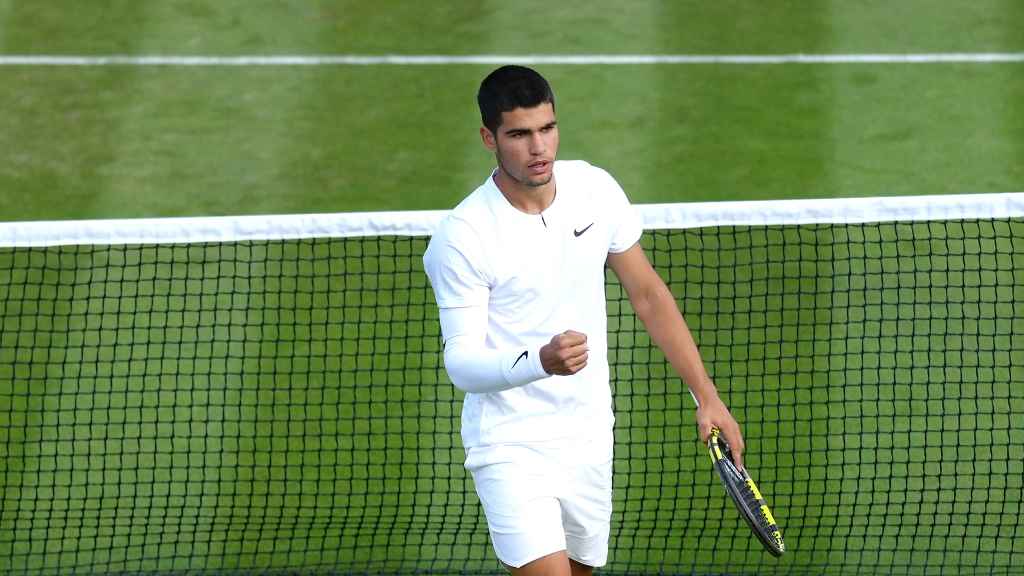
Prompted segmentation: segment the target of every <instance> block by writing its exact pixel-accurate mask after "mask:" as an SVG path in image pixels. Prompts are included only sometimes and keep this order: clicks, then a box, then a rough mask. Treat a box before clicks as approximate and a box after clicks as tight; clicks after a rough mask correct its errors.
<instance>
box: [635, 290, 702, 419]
mask: <svg viewBox="0 0 1024 576" xmlns="http://www.w3.org/2000/svg"><path fill="white" fill-rule="evenodd" d="M634 308H635V310H636V313H637V316H638V317H639V318H640V321H641V322H643V324H644V326H645V327H646V328H647V331H648V333H649V334H650V335H651V339H652V340H653V341H654V343H655V344H657V346H658V347H659V348H660V349H661V350H662V352H664V353H665V357H666V358H667V359H668V361H669V363H670V364H671V365H672V368H673V369H675V371H676V373H677V374H679V376H680V377H681V378H682V379H683V382H685V383H686V385H687V386H688V387H689V388H690V390H691V391H692V392H693V395H694V396H695V397H696V399H697V402H698V403H699V404H701V405H702V406H703V405H705V404H707V403H709V402H712V401H714V400H716V399H718V391H717V390H716V389H715V385H714V383H713V382H712V381H711V378H710V377H708V374H707V371H706V370H705V368H704V362H703V360H702V359H701V357H700V351H699V350H698V348H697V344H696V342H695V341H694V339H693V335H692V334H691V333H690V329H689V327H687V325H686V321H685V320H684V319H683V315H682V314H681V313H680V312H679V308H678V306H677V305H676V301H675V298H673V296H672V293H671V292H670V291H669V290H668V288H667V287H666V286H665V285H664V284H661V283H659V285H656V286H653V287H652V288H651V289H650V290H648V291H647V293H645V294H643V295H641V296H640V297H639V298H637V302H635V303H634Z"/></svg>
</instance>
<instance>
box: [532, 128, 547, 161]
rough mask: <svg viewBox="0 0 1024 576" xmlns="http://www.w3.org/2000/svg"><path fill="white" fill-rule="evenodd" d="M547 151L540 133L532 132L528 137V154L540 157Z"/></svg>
mask: <svg viewBox="0 0 1024 576" xmlns="http://www.w3.org/2000/svg"><path fill="white" fill-rule="evenodd" d="M546 149H547V146H546V144H545V143H544V136H543V134H541V133H540V132H534V133H533V134H531V135H530V154H533V155H534V156H540V155H541V154H543V153H544V152H545V150H546Z"/></svg>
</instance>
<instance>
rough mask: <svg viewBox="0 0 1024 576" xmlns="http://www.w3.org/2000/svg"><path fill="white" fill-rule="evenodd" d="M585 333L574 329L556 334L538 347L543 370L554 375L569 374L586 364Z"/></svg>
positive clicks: (581, 368)
mask: <svg viewBox="0 0 1024 576" xmlns="http://www.w3.org/2000/svg"><path fill="white" fill-rule="evenodd" d="M587 350H588V348H587V335H586V334H583V333H581V332H576V331H574V330H566V331H565V332H562V333H561V334H556V335H555V336H554V337H553V338H551V342H548V343H547V344H545V345H544V346H541V348H540V363H541V366H543V367H544V371H545V372H547V373H548V374H552V375H555V376H571V375H572V374H575V373H577V372H579V371H580V370H583V368H584V367H585V366H586V365H587Z"/></svg>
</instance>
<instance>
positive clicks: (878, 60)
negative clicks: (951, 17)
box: [0, 52, 1024, 66]
mask: <svg viewBox="0 0 1024 576" xmlns="http://www.w3.org/2000/svg"><path fill="white" fill-rule="evenodd" d="M1007 62H1008V63H1020V62H1024V52H955V53H932V54H777V55H754V54H719V55H715V54H661V55H659V54H576V55H573V54H533V55H521V56H515V55H500V54H476V55H462V56H460V55H403V54H382V55H359V54H334V55H331V54H327V55H319V56H318V55H310V56H301V55H295V56H282V55H276V56H275V55H265V56H261V55H250V56H161V55H140V56H129V55H109V56H74V55H17V54H10V55H0V66H387V65H392V66H431V65H456V64H484V65H500V64H522V65H538V64H550V65H556V64H567V65H616V64H618V65H624V64H625V65H637V64H742V65H759V64H943V63H986V64H987V63H1007Z"/></svg>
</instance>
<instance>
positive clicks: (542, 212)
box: [423, 66, 743, 576]
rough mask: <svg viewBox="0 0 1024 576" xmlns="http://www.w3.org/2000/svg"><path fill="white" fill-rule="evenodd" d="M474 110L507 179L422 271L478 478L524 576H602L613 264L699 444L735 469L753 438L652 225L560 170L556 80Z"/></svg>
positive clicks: (591, 171) (511, 77) (501, 75)
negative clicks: (729, 451)
mask: <svg viewBox="0 0 1024 576" xmlns="http://www.w3.org/2000/svg"><path fill="white" fill-rule="evenodd" d="M477 101H478V103H479V106H480V114H481V117H482V119H483V126H482V127H481V128H480V136H481V138H482V139H483V144H484V146H485V147H486V148H487V149H488V150H490V151H491V152H493V153H494V156H495V158H496V159H497V164H498V165H497V168H496V169H495V170H494V172H493V173H492V174H491V175H490V176H489V177H488V178H487V180H486V181H485V182H484V183H483V184H482V185H481V186H480V187H479V188H477V189H476V191H474V192H473V193H472V194H470V195H469V196H468V197H466V199H465V200H463V201H462V202H461V203H460V204H459V205H458V207H456V208H455V210H453V211H452V213H451V214H450V215H449V216H448V217H447V218H446V219H445V220H444V222H443V223H442V224H441V226H440V227H439V229H438V230H437V232H436V233H435V235H434V237H433V238H432V239H431V241H430V245H429V247H428V248H427V251H426V254H425V255H424V257H423V261H424V265H425V268H426V271H427V274H428V276H429V277H430V282H431V285H432V286H433V289H434V294H435V297H436V298H437V304H438V307H439V308H440V319H441V331H442V335H443V337H444V361H445V367H446V369H447V371H448V374H449V376H450V377H451V380H452V382H453V383H454V384H455V385H456V386H457V387H459V388H460V389H462V390H464V391H465V392H466V393H467V394H466V398H465V402H464V404H463V409H462V440H463V444H464V446H465V449H466V468H467V469H468V470H469V471H470V472H471V473H472V475H473V480H474V484H475V486H476V491H477V494H478V495H479V496H480V500H481V503H482V504H483V508H484V512H485V514H486V516H487V524H488V528H489V529H490V533H491V541H492V543H493V545H494V550H495V552H496V554H497V556H498V559H499V560H501V561H502V562H503V563H504V564H505V565H506V566H507V567H508V568H509V569H510V570H511V571H512V573H513V574H517V575H520V574H521V575H533V574H538V575H539V574H543V575H558V576H568V575H570V574H572V575H574V576H575V575H583V574H591V573H592V572H593V569H594V568H595V567H599V566H603V565H604V564H605V561H606V559H607V553H608V533H609V521H610V517H611V497H612V489H611V478H612V469H611V463H612V423H613V420H614V417H613V415H612V399H611V392H610V388H609V383H608V379H609V373H608V370H609V368H608V359H607V318H606V303H605V285H604V267H605V264H606V263H607V265H608V266H610V267H611V268H612V270H614V271H615V274H616V275H617V276H618V277H619V280H620V281H621V283H622V285H623V286H624V287H625V289H626V292H627V294H628V295H629V299H630V302H631V303H632V304H633V308H634V309H635V310H636V313H637V315H638V316H639V317H640V319H641V320H642V321H643V322H644V324H645V326H646V327H647V330H648V331H649V332H650V334H651V337H652V339H653V341H654V342H655V343H657V344H658V346H659V347H660V348H661V349H662V350H663V351H664V352H665V354H666V357H667V358H668V359H669V361H670V362H671V364H672V366H673V367H674V368H675V370H676V371H677V372H678V373H679V374H680V375H681V376H682V378H683V379H684V380H685V381H686V383H687V385H688V386H689V387H690V390H691V391H692V392H693V394H694V396H695V397H696V398H697V400H698V402H699V404H700V408H699V409H698V410H697V423H698V426H699V430H700V436H701V438H702V439H704V440H706V439H707V437H708V435H709V434H710V432H711V428H712V427H718V428H720V429H721V430H722V432H723V434H724V435H725V437H726V439H727V440H728V441H729V444H730V446H732V448H733V450H734V453H735V454H736V455H737V459H738V458H739V455H740V453H741V452H742V451H743V439H742V436H741V435H740V430H739V426H738V425H737V424H736V421H735V420H734V419H733V417H732V415H731V414H730V413H729V410H728V409H727V408H726V407H725V405H724V404H723V403H722V401H721V400H720V399H719V397H718V394H717V392H716V390H715V387H714V384H712V382H711V379H710V378H709V377H708V375H707V373H706V372H705V370H704V366H703V363H702V362H701V358H700V355H699V353H698V351H697V347H696V345H695V344H694V341H693V338H692V337H691V335H690V332H689V330H688V329H687V327H686V324H685V322H684V321H683V318H682V316H681V315H680V313H679V309H678V308H677V307H676V303H675V299H674V298H673V296H672V294H671V293H670V292H669V290H668V288H667V287H666V286H665V284H664V283H663V282H662V280H661V278H660V277H659V276H658V274H657V273H656V272H655V271H654V269H653V268H651V265H650V264H649V263H648V260H647V257H646V256H645V255H644V252H643V250H642V248H641V247H640V245H639V244H638V240H639V239H640V235H641V233H642V229H641V222H640V220H639V217H638V215H637V213H636V212H635V210H633V209H632V208H631V207H630V205H629V201H628V200H627V199H626V195H625V194H624V193H623V191H622V189H621V188H620V187H619V185H618V184H617V183H616V182H615V180H614V179H613V178H612V177H611V176H610V175H609V174H608V173H607V172H605V171H603V170H601V169H599V168H595V167H593V166H591V165H589V164H587V163H585V162H580V161H571V162H570V161H557V162H556V161H555V155H556V153H557V152H558V124H557V122H556V121H555V99H554V95H553V93H552V91H551V88H550V86H549V85H548V83H547V81H545V80H544V78H543V77H541V76H540V75H539V74H538V73H536V72H535V71H533V70H531V69H529V68H523V67H519V66H505V67H502V68H499V69H497V70H495V71H494V72H492V73H491V74H490V75H488V76H487V78H485V79H484V81H483V83H482V84H481V85H480V91H479V93H478V95H477ZM740 464H741V463H740Z"/></svg>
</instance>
